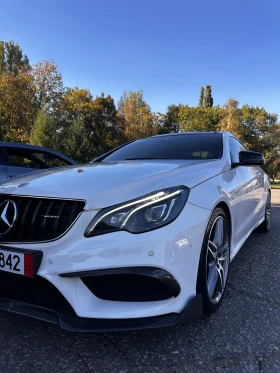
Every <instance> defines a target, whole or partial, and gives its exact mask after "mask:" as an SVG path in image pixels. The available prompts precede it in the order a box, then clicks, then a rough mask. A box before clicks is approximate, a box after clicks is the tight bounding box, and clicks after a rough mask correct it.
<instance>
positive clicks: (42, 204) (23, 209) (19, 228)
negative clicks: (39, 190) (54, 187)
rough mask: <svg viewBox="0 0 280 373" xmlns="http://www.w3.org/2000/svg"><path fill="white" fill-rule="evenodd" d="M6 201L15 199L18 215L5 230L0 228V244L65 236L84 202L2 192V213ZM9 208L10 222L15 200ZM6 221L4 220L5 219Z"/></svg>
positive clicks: (0, 205) (0, 198)
mask: <svg viewBox="0 0 280 373" xmlns="http://www.w3.org/2000/svg"><path fill="white" fill-rule="evenodd" d="M5 201H13V202H15V206H16V209H17V218H16V220H15V222H14V224H13V225H12V228H11V229H10V230H9V231H8V232H7V233H5V234H3V233H4V232H0V244H1V243H4V242H5V243H9V242H10V243H11V242H42V241H50V240H55V239H57V238H59V237H60V236H62V235H63V234H64V233H66V232H67V230H68V229H69V228H70V227H71V225H72V224H73V223H74V222H75V220H76V219H77V218H78V216H79V215H80V213H81V212H82V211H83V208H84V206H85V202H84V201H73V200H67V199H65V200H63V199H51V198H34V197H33V198H32V197H19V196H13V195H3V194H2V195H0V215H1V214H2V213H3V211H4V209H5V206H6V204H5ZM10 205H12V207H11V206H10V207H9V209H8V210H7V212H8V213H9V214H10V216H7V217H8V222H9V223H12V221H13V217H12V215H13V211H11V208H12V209H14V204H10ZM2 223H3V222H2Z"/></svg>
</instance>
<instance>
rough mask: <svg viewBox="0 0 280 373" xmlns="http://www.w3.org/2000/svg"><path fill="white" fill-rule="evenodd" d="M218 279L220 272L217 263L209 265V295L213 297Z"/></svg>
mask: <svg viewBox="0 0 280 373" xmlns="http://www.w3.org/2000/svg"><path fill="white" fill-rule="evenodd" d="M217 279H218V272H217V268H216V266H215V264H212V265H210V266H209V271H208V278H207V289H208V294H209V297H210V298H211V297H212V296H213V294H214V291H215V288H216V284H217Z"/></svg>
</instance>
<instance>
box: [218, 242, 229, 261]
mask: <svg viewBox="0 0 280 373" xmlns="http://www.w3.org/2000/svg"><path fill="white" fill-rule="evenodd" d="M228 254H229V245H228V243H227V242H226V243H225V244H224V245H222V246H221V247H219V249H218V257H219V261H223V260H226V259H227V258H228Z"/></svg>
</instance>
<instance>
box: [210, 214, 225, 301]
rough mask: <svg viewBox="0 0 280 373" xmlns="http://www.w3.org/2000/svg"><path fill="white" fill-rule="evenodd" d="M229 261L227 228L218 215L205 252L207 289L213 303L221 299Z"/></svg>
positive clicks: (223, 220)
mask: <svg viewBox="0 0 280 373" xmlns="http://www.w3.org/2000/svg"><path fill="white" fill-rule="evenodd" d="M229 262H230V238H229V229H228V225H227V223H226V221H225V219H224V218H223V217H222V216H218V217H217V218H216V219H215V221H214V222H213V225H212V227H211V230H210V234H209V238H208V243H207V254H206V270H207V277H206V278H207V291H208V296H209V299H210V301H211V303H213V304H217V303H219V301H220V300H221V298H222V296H223V293H224V290H225V286H226V282H227V276H228V269H229Z"/></svg>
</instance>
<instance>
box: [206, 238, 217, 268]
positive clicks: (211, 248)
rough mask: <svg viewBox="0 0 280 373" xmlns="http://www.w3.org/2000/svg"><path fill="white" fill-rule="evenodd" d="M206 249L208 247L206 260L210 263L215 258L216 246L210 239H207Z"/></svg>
mask: <svg viewBox="0 0 280 373" xmlns="http://www.w3.org/2000/svg"><path fill="white" fill-rule="evenodd" d="M207 249H208V262H210V263H212V262H214V261H215V260H216V258H217V246H216V245H215V244H214V243H213V242H212V241H210V240H209V241H208V246H207Z"/></svg>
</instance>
